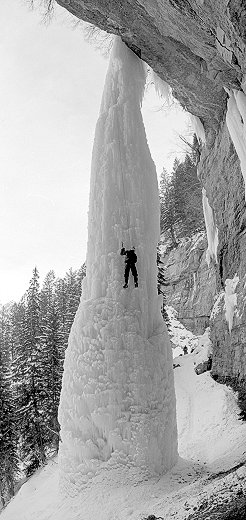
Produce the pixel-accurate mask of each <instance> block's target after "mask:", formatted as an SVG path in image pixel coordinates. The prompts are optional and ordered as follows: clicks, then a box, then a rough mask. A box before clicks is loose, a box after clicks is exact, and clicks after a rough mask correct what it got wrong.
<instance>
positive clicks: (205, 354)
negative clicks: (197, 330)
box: [193, 327, 212, 366]
mask: <svg viewBox="0 0 246 520" xmlns="http://www.w3.org/2000/svg"><path fill="white" fill-rule="evenodd" d="M211 354H212V343H211V340H210V327H207V329H206V330H205V332H204V333H203V334H202V335H201V336H198V345H197V347H196V348H195V350H194V353H193V355H194V365H195V366H197V365H199V364H200V363H203V362H204V361H207V360H208V358H209V356H210V355H211Z"/></svg>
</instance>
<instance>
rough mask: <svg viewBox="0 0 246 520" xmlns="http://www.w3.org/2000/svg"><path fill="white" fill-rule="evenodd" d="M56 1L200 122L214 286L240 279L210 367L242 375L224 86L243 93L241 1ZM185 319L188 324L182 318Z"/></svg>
mask: <svg viewBox="0 0 246 520" xmlns="http://www.w3.org/2000/svg"><path fill="white" fill-rule="evenodd" d="M57 3H59V4H60V5H61V6H63V7H65V8H67V9H68V10H69V11H70V12H71V13H72V14H74V15H75V16H76V17H77V18H81V19H82V20H85V21H87V22H90V23H92V24H95V25H97V26H98V27H100V28H101V29H104V30H105V31H108V32H111V33H114V34H119V35H120V36H121V37H122V39H123V40H124V41H125V42H126V44H127V45H128V46H129V47H130V48H131V49H132V50H133V51H134V52H136V53H137V54H138V56H140V57H142V59H143V60H144V61H146V62H147V63H148V64H149V65H150V66H151V67H152V68H153V70H154V71H155V72H156V73H157V74H158V75H159V76H160V77H161V78H162V79H163V80H165V81H166V82H167V83H169V85H170V86H171V87H172V90H173V94H174V96H175V97H176V98H177V99H178V100H179V102H180V103H181V105H182V106H183V107H184V108H186V109H187V110H188V111H189V112H191V113H192V114H194V115H196V116H198V117H199V118H200V119H201V121H202V123H203V125H204V128H205V132H206V146H205V147H203V150H202V155H201V161H200V166H199V172H200V177H201V180H202V183H203V185H204V187H205V189H206V194H207V197H208V199H209V204H210V206H211V208H212V209H213V211H214V218H215V222H216V225H217V228H218V233H219V245H218V255H217V257H218V264H217V274H216V283H217V291H218V292H219V291H220V290H221V289H223V288H224V285H225V280H226V279H227V278H233V276H234V275H235V274H236V273H237V274H238V276H239V279H240V282H239V283H238V285H237V289H236V290H237V295H238V296H237V299H238V302H241V303H240V304H239V310H238V317H237V318H235V316H234V321H233V324H232V330H231V333H229V331H228V324H227V321H226V320H225V319H224V316H223V314H224V311H221V316H220V318H219V315H218V318H217V319H216V320H215V321H213V322H212V332H211V335H212V341H213V343H214V365H213V371H214V373H215V374H217V375H218V374H222V375H223V374H231V376H233V377H234V375H236V377H237V378H238V379H243V378H244V376H245V367H246V361H245V359H246V356H245V352H244V349H245V337H246V316H245V311H244V292H245V289H244V276H245V273H246V255H245V253H246V234H245V229H246V214H245V198H244V186H243V180H242V174H241V171H240V166H239V161H238V157H237V155H236V153H235V150H234V147H233V144H232V142H231V140H230V137H229V134H228V131H227V128H226V125H225V112H226V105H227V94H226V92H225V90H224V87H226V88H229V89H232V88H234V89H238V90H240V89H242V90H244V91H245V92H246V5H245V1H244V0H220V1H217V2H216V1H214V0H124V2H122V1H119V2H118V1H115V0H57ZM170 269H171V267H170ZM195 273H196V271H194V270H193V271H192V275H191V277H192V276H196V274H195ZM191 277H190V278H189V276H187V277H186V279H185V280H186V281H184V280H183V290H182V294H181V296H182V298H184V299H185V298H186V296H187V295H188V296H187V298H186V301H188V300H190V301H191V296H190V294H191V291H192V278H191ZM201 283H202V282H201ZM172 287H173V289H175V286H174V285H173V286H172ZM175 290H176V289H175ZM175 290H174V294H175ZM201 294H202V291H201ZM201 298H202V296H201ZM201 303H203V302H201ZM193 304H194V305H193V307H190V306H189V305H187V306H184V308H185V309H186V308H187V313H189V314H190V313H192V312H193V313H195V311H194V309H195V299H194V302H193ZM185 312H186V310H185ZM206 312H207V311H204V314H206ZM179 314H180V319H186V320H188V319H189V316H187V315H186V316H183V318H181V306H180V310H179ZM192 319H193V316H192ZM186 323H187V326H188V321H187V322H186ZM197 326H198V321H197ZM239 358H240V360H241V361H240V362H238V359H239Z"/></svg>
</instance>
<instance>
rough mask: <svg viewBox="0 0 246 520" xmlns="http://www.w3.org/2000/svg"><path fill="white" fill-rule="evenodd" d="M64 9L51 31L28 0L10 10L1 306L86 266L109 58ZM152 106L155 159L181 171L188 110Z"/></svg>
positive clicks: (1, 118) (5, 37)
mask: <svg viewBox="0 0 246 520" xmlns="http://www.w3.org/2000/svg"><path fill="white" fill-rule="evenodd" d="M71 25H72V24H71V19H69V17H68V15H67V13H66V11H64V10H63V9H62V8H57V10H56V17H55V18H54V19H53V21H52V23H50V24H49V25H48V26H45V25H44V24H42V22H41V14H40V12H38V11H30V10H28V8H27V5H26V3H25V1H24V0H11V2H10V1H9V0H1V2H0V62H1V81H0V101H1V110H0V178H1V194H0V238H1V249H0V302H1V303H6V302H7V301H9V300H11V299H12V300H18V299H19V298H20V297H21V296H22V294H23V293H24V291H25V290H26V289H27V287H28V283H29V280H30V278H31V276H32V269H33V268H34V266H35V265H36V266H37V267H38V269H39V272H40V275H41V279H42V278H43V277H44V276H45V274H46V273H47V272H48V271H49V270H50V269H54V270H55V272H56V275H57V276H63V275H64V274H65V272H66V271H67V270H68V269H69V267H74V268H78V267H80V266H81V265H82V263H83V262H84V261H85V256H86V242H87V211H88V196H89V178H90V159H91V152H92V145H93V136H94V129H95V125H96V120H97V116H98V112H99V106H100V100H101V95H102V90H103V85H104V79H105V74H106V70H107V63H108V61H107V59H106V58H104V57H103V56H102V55H101V54H100V53H99V51H98V50H96V49H95V48H94V47H93V45H91V44H89V43H87V42H85V41H84V38H83V33H82V31H81V29H77V30H73V29H72V26H71ZM161 105H162V102H161V101H160V100H159V99H158V98H157V96H156V95H155V93H154V92H153V91H152V90H151V91H150V92H149V93H148V95H147V96H146V100H145V103H144V107H143V116H144V122H145V125H146V132H147V136H148V141H149V145H150V150H151V153H152V157H153V159H154V161H155V163H156V166H157V171H158V172H159V173H160V172H161V170H162V167H163V166H166V167H168V168H170V167H171V164H172V162H173V159H174V156H175V150H176V149H177V152H178V151H179V150H180V149H179V147H178V146H179V145H178V142H177V134H178V133H181V134H182V133H185V132H186V128H187V117H186V114H185V113H184V112H183V111H179V110H177V109H176V110H175V111H171V112H167V111H166V110H160V107H161Z"/></svg>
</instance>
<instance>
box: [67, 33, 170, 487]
mask: <svg viewBox="0 0 246 520" xmlns="http://www.w3.org/2000/svg"><path fill="white" fill-rule="evenodd" d="M144 86H145V69H144V65H143V62H142V61H141V60H140V59H139V58H137V56H136V55H135V54H134V53H133V52H132V51H130V50H129V49H128V48H127V47H126V46H125V44H124V43H122V41H121V40H120V39H119V38H118V37H117V38H116V39H115V42H114V46H113V49H112V53H111V59H110V63H109V69H108V73H107V77H106V83H105V87H104V93H103V98H102V103H101V109H100V115H99V119H98V122H97V126H96V133H95V140H94V148H93V156H92V170H91V189H90V204H89V221H88V246H87V260H86V266H87V271H86V278H85V279H84V280H83V287H82V297H81V302H80V306H79V309H78V311H77V314H76V317H75V320H74V323H73V326H72V330H71V333H70V338H69V346H68V349H67V352H66V357H65V365H64V377H63V386H62V393H61V402H60V409H59V420H60V424H61V438H62V443H61V446H60V452H59V465H60V482H61V489H62V490H63V492H64V493H65V494H67V495H71V496H73V495H74V494H75V493H77V492H78V491H79V489H80V488H81V487H82V486H83V485H84V484H86V483H87V482H88V480H89V479H91V478H93V476H94V475H95V474H96V473H98V471H100V470H101V469H102V468H107V469H110V468H115V467H116V466H117V467H119V465H127V466H128V467H129V468H130V467H135V468H141V471H143V470H144V471H145V472H146V474H147V475H153V474H155V473H163V472H165V471H167V470H168V469H169V468H171V467H172V466H173V465H174V464H175V462H176V460H177V432H176V410H175V393H174V383H173V370H172V354H171V347H170V342H169V336H168V333H167V330H166V326H165V323H164V321H163V319H162V316H161V313H160V301H159V299H158V298H159V297H158V296H157V289H156V285H157V282H156V277H157V267H156V246H157V243H158V239H159V198H158V187H157V178H156V171H155V166H154V163H153V161H152V158H151V155H150V152H149V148H148V144H147V140H146V134H145V129H144V125H143V121H142V115H141V101H142V96H143V92H144ZM122 241H123V242H124V246H125V248H126V249H130V248H132V247H133V246H135V248H136V254H137V257H138V261H137V269H138V275H139V287H138V288H137V289H136V288H135V286H134V283H133V280H132V277H131V275H130V280H129V287H128V288H127V289H123V284H124V257H122V256H120V249H121V243H122Z"/></svg>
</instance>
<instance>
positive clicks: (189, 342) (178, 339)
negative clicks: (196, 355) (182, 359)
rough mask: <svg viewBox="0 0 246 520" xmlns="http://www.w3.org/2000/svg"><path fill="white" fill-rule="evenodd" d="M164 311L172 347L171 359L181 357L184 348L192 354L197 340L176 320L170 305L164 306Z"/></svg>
mask: <svg viewBox="0 0 246 520" xmlns="http://www.w3.org/2000/svg"><path fill="white" fill-rule="evenodd" d="M166 311H167V314H168V317H169V320H170V328H169V334H170V338H171V342H172V344H173V345H174V348H173V357H174V358H176V357H177V356H180V355H183V353H184V348H185V347H187V350H188V352H189V353H190V352H192V351H193V350H194V349H195V347H197V345H198V338H197V336H195V335H194V334H193V333H192V332H191V331H190V330H187V329H186V328H185V327H184V325H182V323H180V321H179V320H178V319H177V314H178V313H177V311H176V310H175V309H174V308H173V307H171V306H170V305H167V306H166Z"/></svg>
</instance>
